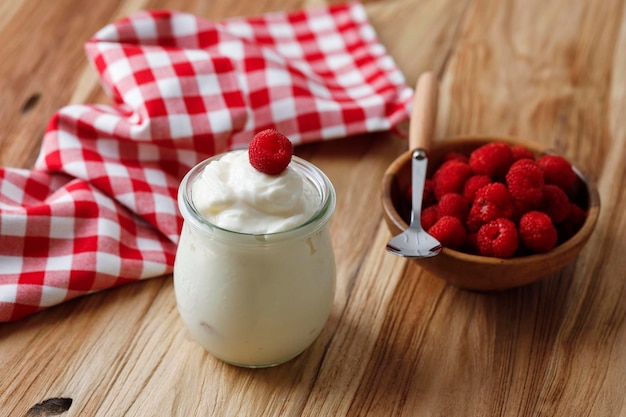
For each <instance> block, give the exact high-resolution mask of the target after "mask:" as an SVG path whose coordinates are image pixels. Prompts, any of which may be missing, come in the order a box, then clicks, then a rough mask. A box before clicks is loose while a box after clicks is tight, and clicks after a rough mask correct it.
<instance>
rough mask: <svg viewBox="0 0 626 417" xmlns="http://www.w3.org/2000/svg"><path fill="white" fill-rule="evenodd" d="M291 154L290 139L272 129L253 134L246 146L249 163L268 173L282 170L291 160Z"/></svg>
mask: <svg viewBox="0 0 626 417" xmlns="http://www.w3.org/2000/svg"><path fill="white" fill-rule="evenodd" d="M292 155H293V145H292V144H291V141H290V140H289V139H288V138H287V136H285V135H283V134H282V133H280V132H278V131H277V130H274V129H266V130H263V131H261V132H259V133H257V134H256V135H254V137H253V138H252V141H251V142H250V146H249V147H248V157H249V159H250V165H252V166H253V167H254V168H255V169H256V170H257V171H260V172H262V173H264V174H268V175H278V174H280V173H281V172H283V171H284V170H285V169H286V168H287V165H289V163H290V162H291V157H292Z"/></svg>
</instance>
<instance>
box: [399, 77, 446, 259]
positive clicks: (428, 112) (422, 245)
mask: <svg viewBox="0 0 626 417" xmlns="http://www.w3.org/2000/svg"><path fill="white" fill-rule="evenodd" d="M437 95H438V92H437V79H436V77H435V76H434V75H433V74H432V73H424V74H422V75H421V76H420V78H419V79H418V81H417V86H416V88H415V96H414V99H413V110H412V112H411V120H410V125H409V147H410V149H413V153H412V155H411V184H412V190H411V191H412V197H411V205H412V210H411V223H410V225H409V228H408V229H407V230H405V231H404V232H402V233H401V234H399V235H397V236H395V237H394V238H393V239H391V240H390V241H389V243H387V251H389V252H391V253H393V254H394V255H399V256H404V257H406V258H427V257H431V256H435V255H438V254H439V253H440V252H441V251H442V250H443V247H442V246H441V243H440V242H439V241H438V240H437V239H435V238H434V237H433V236H431V235H430V234H428V233H427V232H426V231H425V230H424V229H423V228H422V224H421V221H420V217H421V213H422V198H423V195H424V183H425V181H426V168H427V166H428V157H427V154H426V152H427V150H428V149H429V148H430V145H431V143H432V139H433V133H434V130H435V120H436V115H437Z"/></svg>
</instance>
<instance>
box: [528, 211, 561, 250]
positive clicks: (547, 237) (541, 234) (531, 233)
mask: <svg viewBox="0 0 626 417" xmlns="http://www.w3.org/2000/svg"><path fill="white" fill-rule="evenodd" d="M519 236H520V241H521V242H522V244H523V245H524V247H526V248H527V249H528V250H530V251H531V252H535V253H544V252H548V251H549V250H551V249H552V248H553V247H554V246H555V245H556V242H557V240H558V235H557V231H556V228H555V227H554V224H552V220H550V217H549V216H548V215H547V214H545V213H542V212H540V211H529V212H528V213H526V214H524V215H523V216H522V218H521V219H520V221H519Z"/></svg>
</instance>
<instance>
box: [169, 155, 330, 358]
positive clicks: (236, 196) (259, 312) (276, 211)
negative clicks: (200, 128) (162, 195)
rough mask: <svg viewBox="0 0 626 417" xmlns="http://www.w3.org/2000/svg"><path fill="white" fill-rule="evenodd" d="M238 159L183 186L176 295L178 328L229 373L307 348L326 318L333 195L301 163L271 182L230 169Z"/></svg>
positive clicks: (192, 176) (203, 169)
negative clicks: (230, 367) (221, 362)
mask: <svg viewBox="0 0 626 417" xmlns="http://www.w3.org/2000/svg"><path fill="white" fill-rule="evenodd" d="M241 155H242V152H241V151H235V152H231V153H228V154H224V155H222V156H218V157H215V158H211V159H209V160H207V161H205V162H203V163H202V164H200V165H198V166H196V167H195V168H194V169H192V170H191V171H190V173H189V174H188V175H187V176H186V177H185V179H184V180H183V182H182V183H181V187H180V190H179V206H180V209H181V212H182V213H183V217H184V219H185V222H184V225H183V230H182V233H181V237H180V241H179V245H178V251H177V254H176V261H175V264H174V288H175V294H176V301H177V305H178V309H179V312H180V315H181V318H182V320H183V322H184V323H185V326H186V327H187V329H188V330H189V332H190V334H191V335H192V337H193V338H194V339H195V340H196V341H198V342H199V343H200V344H201V345H202V346H203V347H204V348H205V349H206V350H207V351H209V352H210V353H212V354H213V355H214V356H216V357H217V358H219V359H222V360H224V361H226V362H229V363H232V364H235V365H240V366H249V367H261V366H272V365H276V364H279V363H283V362H285V361H287V360H289V359H291V358H293V357H295V356H297V355H298V354H299V353H301V352H302V351H303V350H305V349H306V348H307V347H308V346H310V345H311V343H313V341H314V340H315V339H316V338H317V336H318V335H319V333H320V332H321V330H322V328H323V327H324V325H325V323H326V321H327V319H328V316H329V313H330V310H331V307H332V304H333V298H334V291H335V261H334V255H333V250H332V245H331V240H330V236H329V233H328V221H329V220H330V217H331V216H332V214H333V211H334V207H335V194H334V190H333V188H332V185H331V184H330V181H329V180H328V178H326V176H325V175H324V174H323V173H322V172H321V171H319V170H318V169H317V168H316V167H314V166H313V165H312V164H310V163H308V162H306V161H304V160H301V159H300V158H297V157H294V158H293V160H292V162H291V164H290V167H289V169H288V171H289V172H285V173H283V174H281V175H279V176H276V177H273V176H268V175H265V174H261V173H257V172H256V170H254V168H251V167H250V168H251V169H252V170H253V171H254V172H252V173H249V172H247V170H246V169H243V168H242V167H241V166H239V165H238V162H235V161H237V159H238V158H242V156H241ZM243 155H244V156H245V157H246V161H247V155H245V152H243ZM216 161H217V163H216ZM220 161H221V162H220ZM213 164H216V165H215V166H213V167H211V165H213ZM207 167H208V168H207ZM237 172H239V174H236V173H237ZM242 172H243V173H244V174H243V176H244V179H243V181H240V180H239V179H238V178H237V177H236V175H241V173H242ZM257 174H259V176H261V177H270V178H258V175H257ZM250 176H251V177H250ZM215 177H218V178H221V180H219V181H214V180H215ZM251 178H253V179H251ZM242 182H243V183H244V185H243V186H241V183H242ZM207 184H208V185H207ZM238 184H239V185H238ZM254 189H257V190H259V192H258V193H257V194H255V193H254V192H253V191H254ZM207 193H209V194H211V195H207ZM272 195H274V196H276V198H272V197H270V196H272ZM255 202H256V203H255ZM259 202H260V203H259ZM225 213H230V214H229V215H224V214H225ZM233 219H235V220H233ZM218 223H219V224H218ZM228 229H231V230H228ZM232 229H237V230H236V231H233V230H232ZM249 230H252V232H250V231H249Z"/></svg>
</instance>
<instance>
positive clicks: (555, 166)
mask: <svg viewBox="0 0 626 417" xmlns="http://www.w3.org/2000/svg"><path fill="white" fill-rule="evenodd" d="M537 164H538V165H539V166H540V167H541V169H543V176H544V179H545V182H546V183H547V184H554V185H558V186H559V187H561V188H562V189H563V191H565V192H569V191H571V190H572V188H573V187H574V185H575V184H576V173H575V172H574V170H573V169H572V164H570V162H569V161H568V160H567V159H565V158H563V157H562V156H559V155H544V156H542V157H541V158H539V159H538V160H537Z"/></svg>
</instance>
